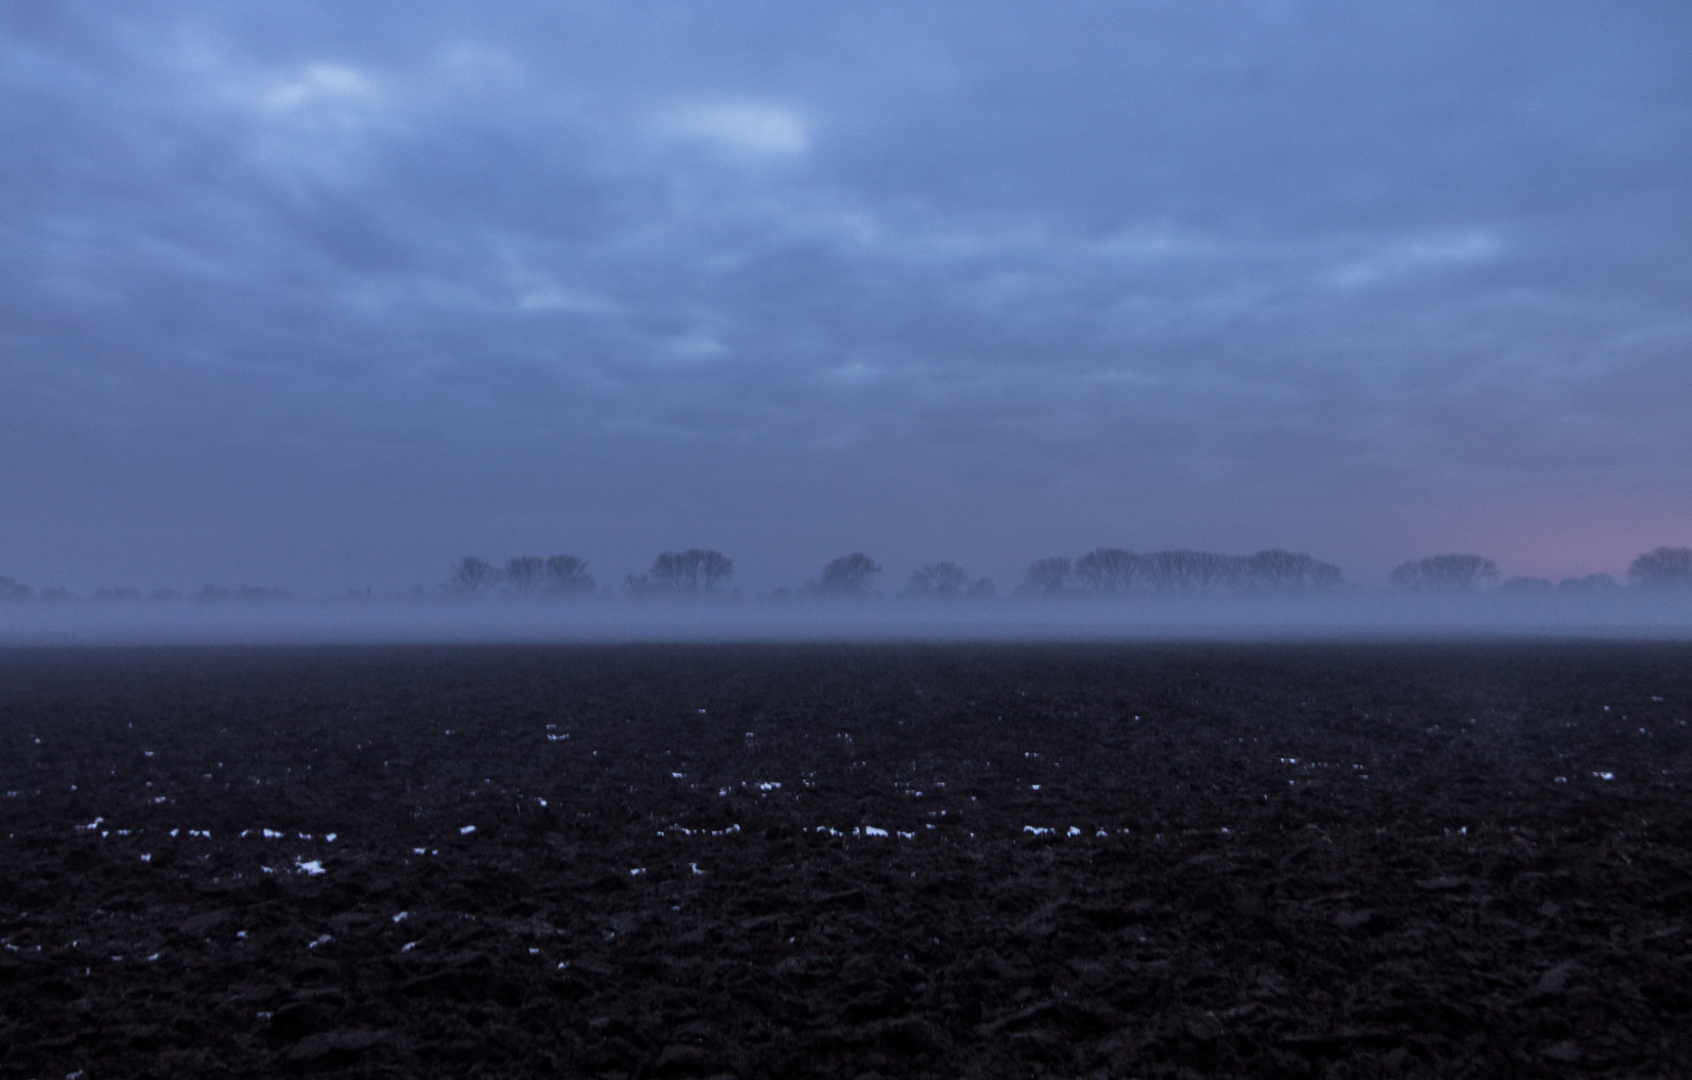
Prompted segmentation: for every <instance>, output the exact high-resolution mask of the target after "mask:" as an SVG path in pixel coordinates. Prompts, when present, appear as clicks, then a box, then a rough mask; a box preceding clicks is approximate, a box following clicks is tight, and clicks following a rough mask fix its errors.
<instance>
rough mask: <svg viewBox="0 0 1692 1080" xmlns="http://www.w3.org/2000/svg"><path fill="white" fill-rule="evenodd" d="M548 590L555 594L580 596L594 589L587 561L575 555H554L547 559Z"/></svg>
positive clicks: (549, 592)
mask: <svg viewBox="0 0 1692 1080" xmlns="http://www.w3.org/2000/svg"><path fill="white" fill-rule="evenodd" d="M546 591H547V593H548V594H550V595H553V596H580V595H581V594H582V593H588V592H592V591H593V578H591V577H589V576H588V572H587V563H586V562H585V561H583V560H581V559H578V558H576V557H575V556H574V555H553V556H551V557H549V558H548V559H547V560H546Z"/></svg>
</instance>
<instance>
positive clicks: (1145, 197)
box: [0, 0, 1692, 592]
mask: <svg viewBox="0 0 1692 1080" xmlns="http://www.w3.org/2000/svg"><path fill="white" fill-rule="evenodd" d="M1689 56H1692V6H1688V5H1687V4H1685V3H1684V2H1683V0H1664V2H1658V3H1650V2H1628V0H1617V2H1612V3H1605V4H1592V3H1564V2H1558V0H1536V2H1532V3H1528V2H1520V3H1515V2H1497V3H1483V4H1475V3H1469V2H1463V3H1459V2H1455V0H1452V2H1430V0H1402V2H1400V0H1382V2H1376V3H1368V4H1356V3H1340V2H1337V0H1334V2H1309V3H1303V2H1273V0H1258V2H1247V0H1239V2H1222V0H1168V2H1132V0H1109V2H1091V0H1073V2H1066V3H1063V4H1059V5H1030V4H1027V3H1022V2H1016V3H1010V2H995V0H969V2H968V3H963V2H922V0H898V2H888V3H881V2H875V0H866V2H861V3H851V4H838V3H811V2H797V0H784V2H781V3H753V2H741V0H709V2H706V0H698V2H693V3H666V2H659V0H653V2H645V0H642V2H639V3H628V2H626V0H624V2H620V3H614V2H606V3H598V2H570V0H546V2H534V3H521V2H514V3H500V4H482V5H468V4H462V3H451V4H448V3H434V2H430V0H405V2H403V3H397V2H396V3H386V2H382V0H371V2H364V3H359V4H345V3H317V2H309V0H305V2H297V3H289V4H275V3H250V2H249V3H243V2H236V0H231V2H226V3H217V4H203V3H182V2H147V0H140V2H134V3H125V4H121V5H114V4H109V3H79V2H76V0H50V2H48V0H40V2H37V0H9V2H7V3H6V4H4V5H0V574H7V575H11V576H13V577H16V578H18V579H20V580H23V581H27V582H29V583H31V584H34V585H38V586H40V585H53V584H60V585H66V586H69V587H71V588H73V589H91V588H94V587H96V586H111V585H133V586H137V587H142V588H150V587H155V586H158V585H172V586H176V587H195V586H197V585H198V584H200V583H201V582H208V581H209V582H221V583H223V584H226V585H233V584H236V583H253V584H263V585H270V586H278V587H283V588H289V589H299V590H317V591H322V592H339V591H340V590H343V589H347V588H365V587H370V588H375V589H377V590H385V589H403V588H408V587H409V586H411V585H412V584H413V583H435V582H439V581H441V580H442V579H444V578H445V577H446V575H447V573H448V572H449V569H450V567H451V564H452V563H453V562H454V561H455V560H456V559H458V558H459V557H460V556H463V555H466V554H477V555H481V556H484V557H487V558H489V559H493V560H496V561H499V560H503V559H504V558H505V557H507V556H510V555H517V554H525V553H533V554H539V555H551V554H556V553H565V552H567V553H572V554H576V555H578V556H581V557H585V558H586V559H588V561H589V564H590V570H591V571H592V572H593V573H594V574H595V575H596V576H597V577H598V578H599V580H600V581H601V582H605V583H614V582H619V581H620V580H621V578H622V576H623V575H624V574H626V573H631V572H637V571H640V570H644V569H645V568H646V567H647V566H648V565H649V564H650V563H651V561H652V557H653V555H654V554H656V553H657V552H658V551H660V550H669V549H676V548H686V547H706V548H718V549H721V550H723V551H725V552H726V553H728V554H729V555H730V556H731V557H733V558H734V559H735V565H736V574H735V581H736V583H737V584H739V585H742V586H743V587H744V588H746V589H748V590H757V589H763V588H770V587H774V586H777V585H783V584H785V585H798V584H800V583H802V582H803V581H804V580H806V579H807V578H814V577H816V576H817V573H818V571H819V569H820V567H821V566H822V565H823V564H824V563H825V562H827V561H828V560H829V559H830V558H832V557H834V556H836V555H840V554H843V553H846V552H849V551H859V550H861V551H865V552H868V553H869V554H871V555H872V556H873V557H874V558H876V559H877V560H878V561H879V562H880V563H881V564H882V565H883V566H884V567H886V568H887V576H886V579H885V580H884V581H883V584H884V585H885V586H894V587H896V586H897V585H898V584H899V583H900V582H901V581H902V579H903V578H904V577H905V576H907V575H908V574H909V572H910V570H911V569H912V568H914V567H915V566H917V565H920V564H922V563H926V562H932V561H936V560H939V559H950V560H953V561H955V562H958V563H961V564H962V565H964V566H965V567H966V568H968V569H969V570H970V571H971V572H972V573H975V574H987V575H990V576H993V577H995V578H996V579H998V580H999V582H1000V584H1001V588H1003V587H1004V586H1006V585H1009V584H1011V583H1013V582H1014V581H1015V580H1016V579H1017V578H1018V577H1019V576H1020V573H1021V570H1022V568H1023V566H1025V565H1026V564H1027V563H1028V562H1029V561H1030V560H1032V559H1034V558H1037V557H1040V556H1045V555H1054V554H1078V553H1080V552H1082V551H1086V550H1088V549H1091V548H1093V547H1097V546H1100V545H1110V546H1120V547H1126V548H1130V549H1136V550H1151V549H1159V548H1171V547H1191V548H1202V549H1207V550H1217V551H1225V552H1238V553H1246V552H1251V551H1255V550H1258V549H1261V548H1267V547H1283V548H1289V549H1294V550H1302V551H1308V552H1311V553H1313V554H1315V555H1316V556H1317V557H1319V558H1322V559H1325V560H1328V561H1331V562H1335V563H1338V564H1339V565H1340V566H1342V567H1343V568H1344V569H1345V570H1346V572H1347V575H1348V577H1349V578H1351V579H1352V580H1354V581H1359V582H1364V583H1371V582H1377V581H1380V580H1384V578H1385V575H1386V572H1387V571H1388V570H1389V569H1390V568H1391V566H1392V565H1394V564H1395V563H1397V562H1399V561H1400V560H1403V559H1406V558H1413V557H1421V556H1425V555H1431V554H1437V553H1441V552H1448V551H1474V552H1478V553H1480V554H1483V555H1487V556H1490V557H1492V558H1493V559H1495V560H1496V561H1497V562H1498V563H1499V565H1500V566H1501V567H1502V568H1503V570H1504V572H1505V573H1506V574H1507V575H1508V574H1525V573H1533V574H1545V575H1548V576H1553V577H1555V576H1559V575H1562V574H1574V573H1587V572H1593V571H1597V572H1608V573H1614V574H1618V575H1619V574H1620V573H1621V572H1623V571H1625V569H1626V566H1627V564H1628V562H1629V561H1630V560H1631V559H1632V558H1633V557H1634V556H1635V555H1637V554H1638V553H1640V552H1642V551H1646V550H1649V549H1651V548H1653V547H1656V546H1658V545H1660V544H1673V545H1685V544H1689V543H1692V422H1689V421H1688V419H1687V417H1688V416H1689V415H1692V63H1688V62H1687V57H1689Z"/></svg>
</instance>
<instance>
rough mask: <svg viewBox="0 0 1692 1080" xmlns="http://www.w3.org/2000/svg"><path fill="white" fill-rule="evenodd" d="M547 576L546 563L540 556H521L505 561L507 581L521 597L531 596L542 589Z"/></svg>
mask: <svg viewBox="0 0 1692 1080" xmlns="http://www.w3.org/2000/svg"><path fill="white" fill-rule="evenodd" d="M545 575H546V563H545V561H543V560H542V559H541V557H540V556H539V555H519V556H517V557H516V558H515V559H507V560H506V561H505V580H506V581H508V582H510V583H511V587H512V588H513V589H516V590H517V592H518V594H519V595H521V596H529V595H531V594H532V593H534V592H535V591H536V590H538V589H539V588H540V587H541V580H542V578H544V577H545Z"/></svg>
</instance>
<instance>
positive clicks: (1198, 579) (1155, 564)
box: [1019, 548, 1345, 596]
mask: <svg viewBox="0 0 1692 1080" xmlns="http://www.w3.org/2000/svg"><path fill="white" fill-rule="evenodd" d="M1344 586H1345V577H1344V575H1343V574H1342V573H1341V572H1340V568H1339V567H1337V566H1335V565H1334V564H1332V563H1325V562H1322V561H1321V560H1320V559H1317V558H1315V557H1313V556H1311V555H1307V554H1305V553H1304V552H1302V551H1282V550H1280V549H1272V550H1268V551H1259V552H1257V553H1256V554H1255V555H1221V554H1217V553H1216V552H1212V551H1187V550H1175V551H1150V552H1144V553H1140V552H1133V551H1126V550H1124V549H1122V548H1095V549H1094V550H1092V551H1089V552H1087V553H1086V554H1085V555H1082V556H1080V557H1079V558H1073V559H1072V558H1070V557H1068V556H1054V557H1051V558H1045V559H1036V560H1035V561H1034V562H1033V563H1031V564H1030V565H1029V567H1028V569H1027V571H1026V572H1025V573H1024V574H1023V576H1022V587H1021V589H1020V590H1019V591H1020V592H1022V593H1024V594H1027V595H1034V596H1062V595H1065V594H1087V595H1096V596H1121V595H1126V594H1129V593H1132V592H1151V593H1159V594H1164V595H1172V594H1173V595H1182V594H1185V595H1196V594H1205V593H1214V592H1243V593H1296V592H1332V591H1334V590H1337V589H1340V588H1343V587H1344Z"/></svg>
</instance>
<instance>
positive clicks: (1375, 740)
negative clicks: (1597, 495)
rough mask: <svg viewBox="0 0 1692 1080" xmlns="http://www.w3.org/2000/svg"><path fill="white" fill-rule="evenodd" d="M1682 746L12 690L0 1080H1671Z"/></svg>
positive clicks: (951, 667)
mask: <svg viewBox="0 0 1692 1080" xmlns="http://www.w3.org/2000/svg"><path fill="white" fill-rule="evenodd" d="M1688 719H1692V646H1687V645H1682V644H1676V645H1660V644H1658V645H1653V644H1629V645H1622V644H1595V645H1594V644H1544V643H1541V644H1470V645H1461V644H1447V645H1439V646H1433V645H1411V646H1396V647H1391V646H1385V645H1368V646H1347V647H1325V646H1245V645H1229V646H1191V645H1188V646H1167V647H1151V646H1144V645H1140V646H1131V647H1104V646H1087V647H1078V646H1063V647H1014V648H1013V647H990V648H987V647H982V648H975V647H961V646H959V647H923V646H852V647H686V648H661V647H618V648H610V647H607V648H586V647H571V648H511V647H501V648H485V649H476V648H454V649H423V648H410V649H389V650H384V649H358V650H338V651H337V650H328V649H322V650H283V649H269V650H182V651H162V650H159V651H147V650H134V651H76V652H72V651H65V652H52V651H33V652H32V651H20V652H10V653H0V816H3V819H4V820H3V829H0V835H3V839H0V939H3V943H4V949H3V951H0V1073H3V1074H4V1075H7V1076H34V1077H43V1078H46V1077H51V1078H54V1080H57V1078H58V1077H65V1076H71V1077H79V1078H83V1080H104V1078H107V1077H146V1076H157V1077H185V1076H204V1075H234V1076H267V1075H274V1074H282V1073H297V1072H298V1073H305V1072H314V1071H317V1072H324V1071H327V1072H334V1073H339V1074H342V1075H349V1076H408V1077H409V1076H470V1075H479V1076H529V1075H545V1074H549V1073H550V1074H556V1075H565V1076H600V1077H628V1078H636V1077H688V1076H713V1075H721V1076H737V1077H772V1078H773V1077H805V1076H819V1077H830V1078H841V1080H849V1078H853V1077H861V1076H865V1075H874V1074H877V1073H879V1074H880V1075H882V1076H884V1077H892V1076H906V1075H935V1076H981V1077H988V1076H992V1077H997V1076H1098V1077H1105V1076H1112V1077H1115V1076H1189V1075H1195V1074H1202V1075H1235V1076H1251V1077H1282V1076H1284V1077H1315V1076H1324V1077H1354V1076H1357V1077H1361V1076H1473V1077H1501V1076H1522V1077H1534V1076H1583V1075H1604V1076H1664V1077H1686V1076H1692V1034H1689V1033H1692V873H1689V871H1692V857H1689V846H1692V832H1689V828H1692V812H1689V811H1692V807H1689V804H1688V795H1689V794H1692V773H1689V771H1688V770H1689V767H1692V734H1689V729H1688V728H1687V726H1686V724H1687V721H1688ZM883 831H885V832H883Z"/></svg>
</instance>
